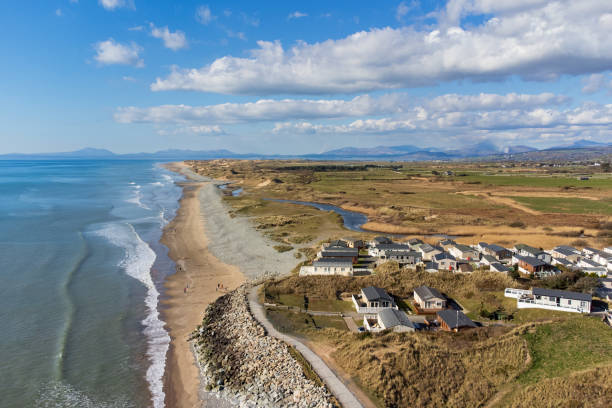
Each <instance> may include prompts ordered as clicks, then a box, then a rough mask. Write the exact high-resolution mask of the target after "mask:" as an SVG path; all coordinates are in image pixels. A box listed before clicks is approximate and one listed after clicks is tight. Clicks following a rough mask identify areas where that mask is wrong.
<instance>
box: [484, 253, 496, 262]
mask: <svg viewBox="0 0 612 408" xmlns="http://www.w3.org/2000/svg"><path fill="white" fill-rule="evenodd" d="M482 259H484V260H485V261H487V262H489V263H495V262H497V258H495V257H494V256H493V255H483V256H482Z"/></svg>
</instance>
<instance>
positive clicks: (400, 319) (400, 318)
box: [378, 309, 416, 329]
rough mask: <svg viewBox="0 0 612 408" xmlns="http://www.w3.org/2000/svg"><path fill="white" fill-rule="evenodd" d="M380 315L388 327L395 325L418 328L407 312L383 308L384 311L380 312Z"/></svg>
mask: <svg viewBox="0 0 612 408" xmlns="http://www.w3.org/2000/svg"><path fill="white" fill-rule="evenodd" d="M378 317H379V318H380V320H381V321H382V323H383V324H384V325H385V327H386V328H391V327H395V326H407V327H412V328H413V329H416V326H415V325H414V323H412V322H411V321H410V320H409V319H408V316H407V315H406V313H404V312H402V311H401V310H395V309H383V310H382V311H380V312H378Z"/></svg>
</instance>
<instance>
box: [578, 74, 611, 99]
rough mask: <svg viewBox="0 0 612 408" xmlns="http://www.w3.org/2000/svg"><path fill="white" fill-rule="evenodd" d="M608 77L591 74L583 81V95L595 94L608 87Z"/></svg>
mask: <svg viewBox="0 0 612 408" xmlns="http://www.w3.org/2000/svg"><path fill="white" fill-rule="evenodd" d="M605 82H606V77H605V76H604V75H603V74H591V75H590V76H588V77H587V78H583V79H582V85H583V86H582V93H585V94H593V93H595V92H597V91H600V90H602V89H603V88H604V87H605V86H606V83H605Z"/></svg>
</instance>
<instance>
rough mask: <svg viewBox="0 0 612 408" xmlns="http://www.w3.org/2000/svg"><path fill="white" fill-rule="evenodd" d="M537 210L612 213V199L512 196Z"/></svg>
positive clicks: (572, 212) (571, 212)
mask: <svg viewBox="0 0 612 408" xmlns="http://www.w3.org/2000/svg"><path fill="white" fill-rule="evenodd" d="M510 198H512V199H513V200H514V201H516V202H519V203H521V204H524V205H526V206H528V207H529V208H532V209H534V210H536V211H541V212H549V213H570V214H603V215H612V200H587V199H584V198H573V197H565V198H554V197H510Z"/></svg>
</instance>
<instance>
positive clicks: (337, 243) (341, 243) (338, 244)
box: [329, 239, 348, 248]
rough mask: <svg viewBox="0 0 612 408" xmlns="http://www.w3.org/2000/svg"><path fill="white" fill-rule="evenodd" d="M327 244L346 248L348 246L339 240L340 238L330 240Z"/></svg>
mask: <svg viewBox="0 0 612 408" xmlns="http://www.w3.org/2000/svg"><path fill="white" fill-rule="evenodd" d="M329 246H330V247H334V246H335V247H344V248H347V247H348V245H346V242H344V241H342V240H340V239H336V240H334V241H331V242H330V243H329Z"/></svg>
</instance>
